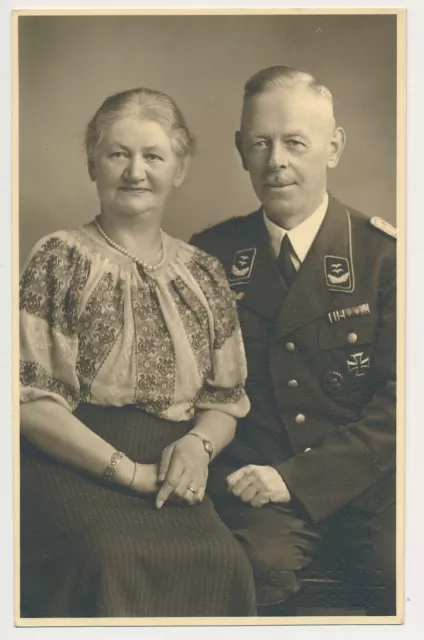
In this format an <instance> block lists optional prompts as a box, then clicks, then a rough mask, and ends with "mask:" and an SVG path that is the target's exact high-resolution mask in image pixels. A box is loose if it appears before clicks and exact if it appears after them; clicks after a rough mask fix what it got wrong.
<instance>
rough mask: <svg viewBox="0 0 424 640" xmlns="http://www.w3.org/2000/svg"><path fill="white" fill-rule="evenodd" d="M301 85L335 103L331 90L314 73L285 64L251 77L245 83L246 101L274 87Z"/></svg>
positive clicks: (269, 68) (263, 70)
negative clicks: (317, 79) (318, 80)
mask: <svg viewBox="0 0 424 640" xmlns="http://www.w3.org/2000/svg"><path fill="white" fill-rule="evenodd" d="M299 85H304V86H305V87H307V88H308V89H310V90H311V91H314V92H315V93H316V94H317V95H319V96H321V97H323V98H325V99H326V100H328V101H329V102H331V104H333V97H332V95H331V91H330V90H329V89H328V88H327V87H326V86H324V85H323V84H319V83H318V82H317V81H316V80H315V78H314V76H313V75H311V74H310V73H307V72H306V71H301V70H299V69H294V68H293V67H286V66H284V65H276V66H274V67H268V68H267V69H262V70H261V71H258V72H257V73H255V74H254V75H253V76H252V77H251V78H249V80H248V81H247V82H246V84H245V85H244V101H246V100H248V99H249V98H251V97H252V96H254V95H257V94H258V93H263V92H265V91H267V90H269V89H272V88H274V87H296V86H299Z"/></svg>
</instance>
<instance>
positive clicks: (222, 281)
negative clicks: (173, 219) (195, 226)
mask: <svg viewBox="0 0 424 640" xmlns="http://www.w3.org/2000/svg"><path fill="white" fill-rule="evenodd" d="M193 271H194V276H195V278H196V280H197V282H198V284H199V285H200V287H201V289H202V291H203V293H204V295H205V298H206V300H207V303H208V306H209V309H210V312H211V316H212V319H213V322H212V325H213V326H212V336H211V343H212V345H211V346H212V348H211V368H210V375H208V376H206V379H205V382H204V385H203V387H202V389H201V391H200V393H199V395H198V397H197V401H196V408H197V409H216V410H219V411H223V412H224V413H228V414H230V415H232V416H234V417H235V418H243V417H244V416H245V415H246V414H247V413H248V411H249V409H250V402H249V399H248V397H247V395H246V391H245V382H246V378H247V364H246V356H245V352H244V345H243V339H242V334H241V330H240V325H239V321H238V315H237V308H236V304H235V300H234V297H233V294H232V293H231V289H230V287H229V285H228V282H227V278H226V276H225V271H224V269H223V267H222V265H221V263H220V262H219V261H218V260H217V259H216V258H213V257H212V256H209V255H208V254H206V253H204V252H203V251H199V250H198V254H197V260H196V269H193Z"/></svg>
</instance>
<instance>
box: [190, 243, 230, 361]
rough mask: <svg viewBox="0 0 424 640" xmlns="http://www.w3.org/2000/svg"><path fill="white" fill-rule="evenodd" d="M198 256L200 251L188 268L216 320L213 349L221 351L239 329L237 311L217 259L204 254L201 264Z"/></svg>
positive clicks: (196, 253) (195, 254)
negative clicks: (228, 339)
mask: <svg viewBox="0 0 424 640" xmlns="http://www.w3.org/2000/svg"><path fill="white" fill-rule="evenodd" d="M198 254H200V251H197V252H195V253H194V256H193V259H192V260H191V261H190V262H189V263H188V265H187V266H188V268H189V269H190V271H191V273H192V275H193V277H194V278H195V280H197V282H198V284H199V285H200V287H201V289H202V291H203V293H204V294H205V297H206V299H207V301H208V305H209V307H210V309H211V311H212V314H213V317H214V319H215V325H214V343H213V348H214V349H220V348H221V347H222V345H223V344H224V342H225V341H226V340H227V338H229V337H230V336H231V335H232V334H233V333H234V332H235V330H236V329H237V326H238V317H237V309H236V305H235V303H234V300H233V296H232V294H231V291H230V288H229V286H228V283H227V279H226V277H225V273H224V269H223V268H222V267H221V266H220V265H219V262H218V261H217V260H216V259H215V258H213V257H212V256H208V255H207V254H204V253H203V252H202V254H201V259H202V262H201V264H200V261H199V255H198Z"/></svg>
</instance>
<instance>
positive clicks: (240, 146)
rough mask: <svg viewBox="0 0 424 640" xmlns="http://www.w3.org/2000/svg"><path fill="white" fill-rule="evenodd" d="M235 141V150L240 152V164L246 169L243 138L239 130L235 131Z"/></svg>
mask: <svg viewBox="0 0 424 640" xmlns="http://www.w3.org/2000/svg"><path fill="white" fill-rule="evenodd" d="M235 143H236V147H237V151H238V152H239V154H240V158H241V162H242V165H243V169H245V170H246V171H247V166H246V159H245V157H244V152H243V140H242V135H241V131H236V135H235Z"/></svg>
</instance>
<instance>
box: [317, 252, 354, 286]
mask: <svg viewBox="0 0 424 640" xmlns="http://www.w3.org/2000/svg"><path fill="white" fill-rule="evenodd" d="M324 269H325V279H326V281H327V287H328V288H329V289H331V291H352V290H353V286H352V274H351V272H350V267H349V262H348V260H347V259H346V258H342V257H339V256H325V258H324Z"/></svg>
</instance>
